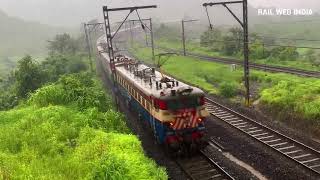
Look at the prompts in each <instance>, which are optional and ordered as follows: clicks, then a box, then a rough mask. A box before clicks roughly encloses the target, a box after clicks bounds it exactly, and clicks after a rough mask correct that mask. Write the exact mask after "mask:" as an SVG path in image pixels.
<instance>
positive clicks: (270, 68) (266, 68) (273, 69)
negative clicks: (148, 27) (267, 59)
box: [157, 47, 320, 78]
mask: <svg viewBox="0 0 320 180" xmlns="http://www.w3.org/2000/svg"><path fill="white" fill-rule="evenodd" d="M157 48H158V49H160V50H165V51H169V52H175V53H177V54H183V52H182V51H180V50H175V49H170V48H163V47H157ZM187 56H189V57H194V58H199V59H203V60H206V61H215V62H220V63H224V64H237V65H241V66H242V65H243V63H242V62H241V61H239V60H236V59H230V58H217V57H212V56H206V55H200V54H196V53H187ZM249 66H250V67H251V68H254V69H257V70H264V71H270V72H281V73H288V74H294V75H298V76H305V77H314V78H319V77H320V72H319V71H308V70H303V69H296V68H289V67H282V66H273V65H264V64H257V63H250V64H249Z"/></svg>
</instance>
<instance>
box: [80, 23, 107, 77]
mask: <svg viewBox="0 0 320 180" xmlns="http://www.w3.org/2000/svg"><path fill="white" fill-rule="evenodd" d="M101 25H103V23H84V24H83V28H84V33H85V38H86V44H87V50H88V56H89V61H90V62H89V63H90V70H91V72H93V62H92V46H91V36H90V34H91V33H92V31H93V30H97V29H96V28H97V27H98V26H101ZM88 27H93V30H88Z"/></svg>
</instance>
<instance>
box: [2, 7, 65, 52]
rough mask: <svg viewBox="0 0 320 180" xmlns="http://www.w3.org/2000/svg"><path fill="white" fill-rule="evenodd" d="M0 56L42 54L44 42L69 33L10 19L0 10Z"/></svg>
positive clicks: (38, 24) (44, 49)
mask: <svg viewBox="0 0 320 180" xmlns="http://www.w3.org/2000/svg"><path fill="white" fill-rule="evenodd" d="M0 22H1V26H0V39H1V43H0V56H2V57H3V56H21V55H24V54H43V53H45V52H46V41H47V40H49V39H50V38H52V37H53V36H54V35H56V34H57V33H61V32H65V31H69V30H68V29H64V28H57V27H51V26H48V25H44V24H40V23H37V22H26V21H23V20H21V19H18V18H15V17H10V16H8V15H7V14H5V13H4V12H2V11H1V10H0Z"/></svg>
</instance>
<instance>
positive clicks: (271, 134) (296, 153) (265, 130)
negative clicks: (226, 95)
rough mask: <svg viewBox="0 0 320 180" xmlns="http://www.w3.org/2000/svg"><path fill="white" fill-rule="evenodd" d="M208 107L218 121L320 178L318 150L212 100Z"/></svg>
mask: <svg viewBox="0 0 320 180" xmlns="http://www.w3.org/2000/svg"><path fill="white" fill-rule="evenodd" d="M206 106H207V109H208V111H209V112H210V113H211V114H212V115H213V116H214V117H216V118H217V119H219V120H222V121H223V122H225V123H227V124H228V125H230V126H231V127H233V128H236V129H237V130H239V131H241V132H243V133H245V134H246V135H247V136H249V137H251V138H253V139H254V140H256V141H258V142H260V143H262V144H264V145H266V146H267V147H269V148H271V149H272V150H274V151H276V152H277V153H280V154H281V155H283V156H285V157H287V158H288V159H290V160H292V161H294V162H295V163H297V164H299V165H300V166H301V167H304V168H306V169H307V170H310V171H312V172H313V173H315V174H317V175H318V176H320V152H319V151H318V150H315V149H314V148H312V147H309V146H307V145H305V144H303V143H301V142H298V141H296V140H294V139H292V138H290V137H288V136H286V135H284V134H281V133H280V132H277V131H275V130H273V129H271V128H269V127H267V126H264V125H262V124H260V123H258V122H256V121H254V120H253V119H250V118H248V117H246V116H244V115H242V114H239V113H238V112H235V111H233V110H232V109H230V108H227V107H225V106H223V105H221V104H219V103H217V102H215V101H213V100H211V99H208V98H207V99H206Z"/></svg>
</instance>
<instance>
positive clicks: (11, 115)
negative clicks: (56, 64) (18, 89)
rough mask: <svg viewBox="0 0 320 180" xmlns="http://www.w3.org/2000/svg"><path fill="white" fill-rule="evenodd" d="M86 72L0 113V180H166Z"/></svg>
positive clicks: (55, 84) (161, 171) (37, 92)
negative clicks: (2, 179) (19, 105)
mask: <svg viewBox="0 0 320 180" xmlns="http://www.w3.org/2000/svg"><path fill="white" fill-rule="evenodd" d="M110 99H111V98H110V97H106V95H105V93H104V92H103V89H102V87H101V86H100V83H99V82H98V81H97V80H94V79H93V78H92V77H91V76H90V75H89V74H73V75H67V76H63V77H62V78H61V79H60V80H59V81H58V82H56V83H54V84H51V85H48V86H44V87H42V88H40V89H38V90H37V91H36V92H35V93H34V94H32V95H31V97H30V98H29V99H28V101H27V103H26V104H23V105H21V107H19V108H16V109H13V110H9V111H4V112H0V124H1V127H0V177H2V178H5V179H6V178H8V179H30V178H31V179H166V178H167V177H166V174H165V171H164V170H163V169H160V168H157V167H156V165H155V163H154V162H152V161H151V160H149V159H147V158H146V157H145V156H144V153H143V150H142V148H141V143H140V142H139V141H138V139H137V138H136V137H135V136H133V135H130V134H129V133H130V131H129V130H128V128H127V127H126V124H125V121H124V118H123V116H122V115H121V114H119V113H117V112H115V111H114V110H113V108H112V104H111V100H110Z"/></svg>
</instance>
